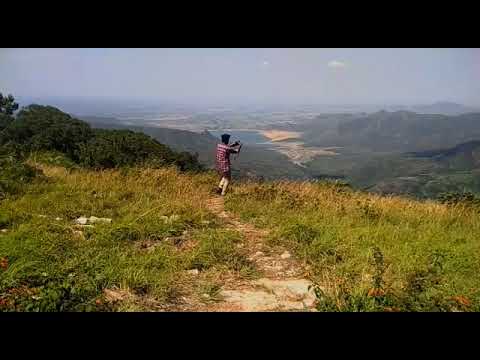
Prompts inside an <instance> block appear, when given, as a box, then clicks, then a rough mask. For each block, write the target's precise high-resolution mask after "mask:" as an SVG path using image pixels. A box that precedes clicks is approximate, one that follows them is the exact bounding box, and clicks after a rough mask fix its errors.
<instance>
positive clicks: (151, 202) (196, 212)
mask: <svg viewBox="0 0 480 360" xmlns="http://www.w3.org/2000/svg"><path fill="white" fill-rule="evenodd" d="M30 163H31V164H33V165H35V166H36V167H38V168H40V169H42V170H43V172H44V175H45V176H46V178H45V179H38V180H36V181H34V182H33V183H31V184H30V185H28V186H27V187H26V189H25V193H24V194H23V195H20V196H11V197H8V198H7V199H5V200H3V201H2V202H1V203H0V229H1V232H0V311H113V310H115V311H129V310H142V311H148V310H157V311H158V310H162V309H165V307H166V305H170V306H174V305H175V303H176V302H178V300H179V298H180V297H181V296H182V295H183V294H185V293H191V292H193V293H198V294H204V293H207V294H211V295H212V296H213V294H214V293H215V291H216V289H218V287H219V286H220V278H219V276H220V275H219V274H225V273H228V272H229V271H233V272H240V273H241V274H243V275H245V276H248V275H249V272H250V269H249V266H248V262H247V261H246V260H245V258H244V256H242V254H240V253H239V252H238V251H237V249H236V247H235V242H236V241H238V239H239V234H237V233H235V232H233V231H231V230H226V229H224V228H223V227H222V226H221V223H220V222H219V221H218V219H216V218H215V217H214V216H213V215H212V214H211V213H209V212H208V211H207V210H206V208H205V200H206V198H207V197H208V196H209V192H208V190H209V188H210V182H211V180H212V179H211V177H210V175H208V174H203V175H197V176H192V175H183V174H181V173H180V172H179V171H178V170H176V169H175V168H165V169H157V170H149V169H132V170H129V171H127V170H122V171H120V170H108V171H97V172H95V171H90V170H84V169H74V170H67V169H65V168H63V167H58V166H57V167H52V166H46V165H39V164H34V163H32V160H31V161H30ZM92 215H94V216H96V217H106V218H110V219H112V223H111V224H108V223H107V224H103V223H98V224H94V225H93V226H92V227H86V228H82V227H81V226H76V225H75V223H74V220H75V219H76V218H78V217H80V216H86V217H90V216H92ZM191 268H196V269H201V270H202V276H201V277H200V278H198V279H195V280H196V281H195V282H194V283H193V282H192V278H191V276H189V275H188V273H187V272H186V270H188V269H191ZM112 294H113V295H112ZM109 296H110V297H112V296H118V297H123V298H124V299H125V301H122V302H118V303H116V302H112V301H109V299H108V297H109ZM110 300H111V299H110Z"/></svg>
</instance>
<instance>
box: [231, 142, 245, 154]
mask: <svg viewBox="0 0 480 360" xmlns="http://www.w3.org/2000/svg"><path fill="white" fill-rule="evenodd" d="M241 147H242V144H240V143H239V142H238V141H236V142H235V143H233V144H232V145H230V153H232V154H237V153H238V152H240V148H241Z"/></svg>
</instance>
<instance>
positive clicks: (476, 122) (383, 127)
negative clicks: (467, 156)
mask: <svg viewBox="0 0 480 360" xmlns="http://www.w3.org/2000/svg"><path fill="white" fill-rule="evenodd" d="M327 134H328V136H327ZM310 137H311V139H312V140H311V143H312V145H318V146H322V145H323V146H343V147H349V148H359V149H368V150H370V151H380V152H407V151H422V150H432V149H438V148H443V147H451V146H455V145H456V144H459V143H463V142H467V141H471V140H478V139H480V113H470V114H462V115H456V116H447V115H437V114H417V113H414V112H410V111H396V112H387V111H379V112H377V113H374V114H369V115H365V116H361V117H356V118H354V119H352V120H343V121H341V122H339V124H338V125H337V127H336V128H335V129H331V128H330V129H329V132H328V133H322V132H320V133H318V136H317V137H316V139H315V138H314V135H313V134H310Z"/></svg>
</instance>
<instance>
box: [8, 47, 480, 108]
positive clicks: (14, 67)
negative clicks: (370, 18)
mask: <svg viewBox="0 0 480 360" xmlns="http://www.w3.org/2000/svg"><path fill="white" fill-rule="evenodd" d="M479 63H480V50H479V49H363V48H359V49H246V48H243V49H0V91H1V92H4V93H12V94H13V95H14V96H17V97H23V98H39V99H43V98H64V99H77V100H78V99H81V98H83V99H90V100H92V99H96V100H105V101H112V100H121V99H131V100H132V101H133V102H142V101H145V102H151V101H164V102H171V103H178V104H188V103H191V104H199V105H219V106H222V105H224V104H225V105H242V104H254V105H257V104H269V105H274V104H286V105H296V104H306V105H325V106H333V105H345V106H348V105H380V106H382V105H405V106H409V105H417V104H431V103H435V102H444V101H448V102H456V103H460V104H463V105H467V106H480V67H479V66H478V64H479Z"/></svg>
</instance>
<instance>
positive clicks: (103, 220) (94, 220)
mask: <svg viewBox="0 0 480 360" xmlns="http://www.w3.org/2000/svg"><path fill="white" fill-rule="evenodd" d="M88 221H89V222H90V224H95V223H97V222H103V223H108V224H110V223H111V222H112V219H109V218H98V217H96V216H90V218H89V219H88Z"/></svg>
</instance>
